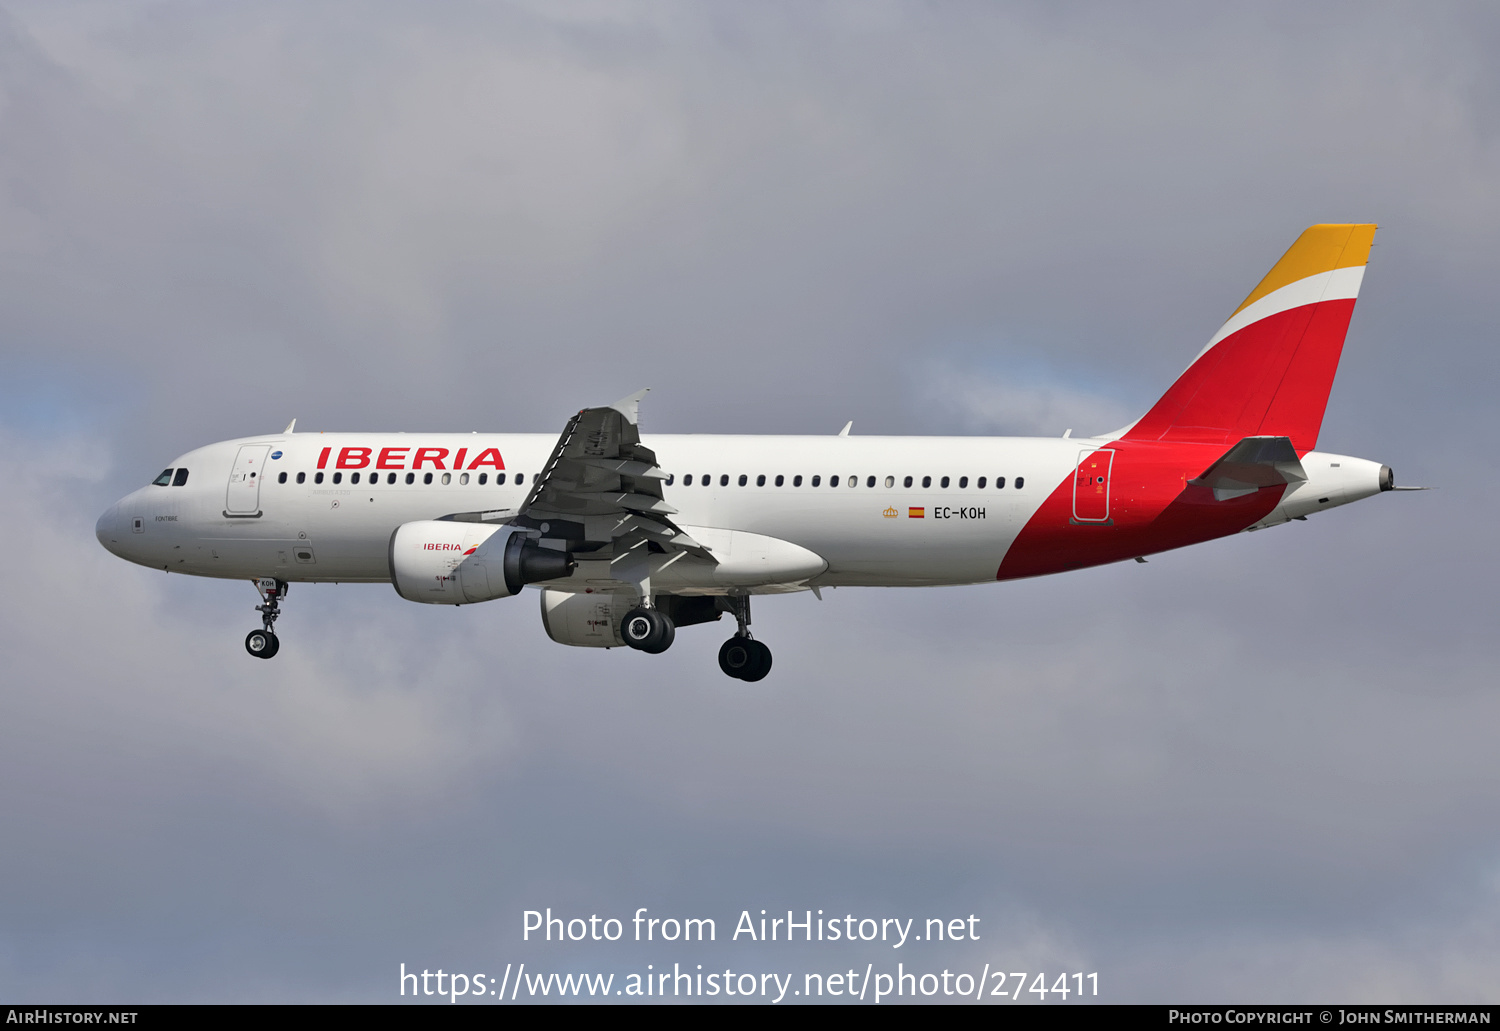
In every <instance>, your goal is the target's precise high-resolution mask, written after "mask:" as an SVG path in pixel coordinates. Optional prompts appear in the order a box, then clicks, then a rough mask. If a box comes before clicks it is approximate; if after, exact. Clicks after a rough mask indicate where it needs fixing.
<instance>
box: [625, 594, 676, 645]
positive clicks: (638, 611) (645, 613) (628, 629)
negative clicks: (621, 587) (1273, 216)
mask: <svg viewBox="0 0 1500 1031" xmlns="http://www.w3.org/2000/svg"><path fill="white" fill-rule="evenodd" d="M620 636H621V637H623V638H625V643H626V644H628V645H630V647H632V648H634V649H636V650H637V651H643V652H645V653H646V654H647V655H660V654H661V653H662V652H664V651H666V650H667V649H668V648H670V647H672V642H673V641H674V640H676V638H677V626H676V624H674V623H673V622H672V619H671V617H670V616H668V615H667V614H666V613H665V612H663V611H661V609H658V608H646V607H645V606H638V607H636V608H633V609H631V610H630V611H629V612H627V613H625V619H624V621H623V622H622V623H621V624H620Z"/></svg>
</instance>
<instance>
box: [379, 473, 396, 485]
mask: <svg viewBox="0 0 1500 1031" xmlns="http://www.w3.org/2000/svg"><path fill="white" fill-rule="evenodd" d="M377 475H378V474H377ZM385 482H386V483H395V482H396V474H395V473H387V474H386V477H385Z"/></svg>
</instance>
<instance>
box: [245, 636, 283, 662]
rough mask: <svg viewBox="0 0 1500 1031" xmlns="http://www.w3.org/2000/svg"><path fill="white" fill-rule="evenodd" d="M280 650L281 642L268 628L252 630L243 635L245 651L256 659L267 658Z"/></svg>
mask: <svg viewBox="0 0 1500 1031" xmlns="http://www.w3.org/2000/svg"><path fill="white" fill-rule="evenodd" d="M280 650H281V642H280V641H279V640H278V639H277V637H276V635H275V634H273V633H271V631H269V630H252V631H250V632H249V633H248V634H246V635H245V651H247V652H249V653H250V654H251V655H254V656H255V657H256V658H257V659H269V658H270V657H271V656H273V655H275V654H276V653H277V652H278V651H280Z"/></svg>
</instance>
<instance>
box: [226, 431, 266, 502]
mask: <svg viewBox="0 0 1500 1031" xmlns="http://www.w3.org/2000/svg"><path fill="white" fill-rule="evenodd" d="M270 451H271V445H270V444H242V445H240V453H239V454H238V455H236V456H235V459H234V468H233V469H232V470H230V473H229V492H228V494H227V495H226V496H225V498H224V513H225V515H239V516H254V515H260V481H261V480H262V479H263V478H264V476H265V471H266V455H267V454H269V453H270Z"/></svg>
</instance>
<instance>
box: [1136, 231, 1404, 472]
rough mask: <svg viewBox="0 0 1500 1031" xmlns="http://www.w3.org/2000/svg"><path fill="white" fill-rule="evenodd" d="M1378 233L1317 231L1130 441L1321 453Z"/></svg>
mask: <svg viewBox="0 0 1500 1031" xmlns="http://www.w3.org/2000/svg"><path fill="white" fill-rule="evenodd" d="M1375 228H1376V227H1375V226H1373V225H1316V226H1313V227H1311V228H1310V229H1308V230H1307V231H1306V232H1304V233H1303V234H1302V235H1301V236H1299V237H1298V238H1297V242H1296V243H1294V244H1292V247H1291V249H1290V250H1289V251H1287V252H1286V254H1284V255H1283V256H1282V258H1281V260H1280V261H1278V262H1277V263H1276V266H1275V267H1274V268H1272V269H1271V271H1270V272H1268V273H1267V274H1266V278H1265V279H1262V280H1261V281H1260V285H1259V286H1257V287H1256V288H1255V289H1254V290H1253V291H1251V293H1250V296H1249V297H1247V298H1245V301H1244V303H1243V304H1241V305H1240V306H1239V307H1238V308H1237V309H1235V312H1234V314H1233V315H1231V316H1230V317H1229V321H1228V322H1226V323H1224V326H1223V328H1221V329H1220V330H1219V332H1218V333H1216V334H1214V337H1213V339H1212V340H1210V341H1209V342H1208V346H1207V347H1205V348H1204V349H1203V350H1202V352H1200V353H1199V355H1198V357H1197V358H1196V359H1195V360H1194V361H1193V364H1192V365H1190V366H1189V367H1188V370H1187V371H1186V372H1184V373H1183V374H1182V375H1181V376H1180V377H1178V379H1177V382H1176V383H1173V384H1172V386H1171V388H1170V389H1168V391H1167V392H1166V393H1165V394H1163V395H1162V398H1161V400H1160V401H1158V402H1156V404H1155V405H1153V406H1152V408H1151V410H1150V411H1149V412H1147V413H1146V414H1145V415H1144V416H1142V417H1141V419H1140V421H1138V422H1137V423H1136V424H1135V425H1134V426H1131V427H1130V429H1128V430H1127V431H1126V432H1125V433H1123V434H1122V435H1121V438H1122V439H1124V440H1180V441H1197V442H1201V443H1213V444H1225V445H1229V444H1233V443H1234V442H1236V441H1238V440H1240V439H1241V438H1243V437H1253V436H1274V437H1290V438H1291V440H1292V444H1293V446H1294V447H1296V449H1297V451H1298V453H1299V454H1302V453H1305V452H1307V451H1311V450H1312V449H1313V448H1314V447H1316V446H1317V443H1318V430H1319V429H1320V428H1321V427H1322V425H1323V411H1324V409H1325V408H1326V407H1327V405H1328V392H1329V391H1330V390H1331V389H1332V388H1333V376H1334V373H1335V372H1337V371H1338V366H1339V355H1340V354H1341V353H1342V352H1343V349H1344V335H1345V333H1346V332H1347V331H1348V329H1349V319H1350V317H1351V316H1352V315H1353V314H1354V301H1355V298H1356V297H1358V296H1359V284H1360V281H1361V280H1362V279H1363V278H1364V272H1365V263H1366V262H1367V261H1368V260H1369V257H1370V244H1371V242H1372V241H1373V239H1374V237H1375Z"/></svg>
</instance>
